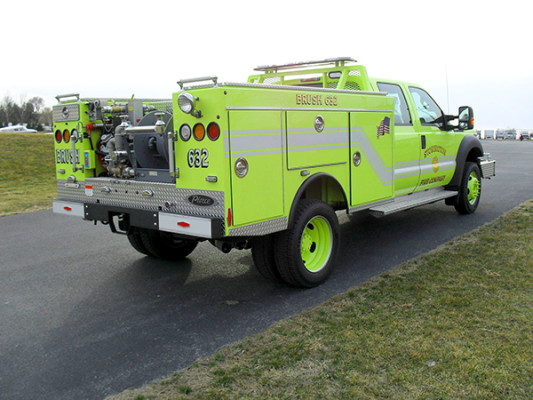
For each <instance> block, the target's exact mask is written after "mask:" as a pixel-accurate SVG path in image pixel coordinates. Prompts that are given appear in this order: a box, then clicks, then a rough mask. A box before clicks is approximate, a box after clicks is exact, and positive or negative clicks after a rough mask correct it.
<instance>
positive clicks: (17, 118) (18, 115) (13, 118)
mask: <svg viewBox="0 0 533 400" xmlns="http://www.w3.org/2000/svg"><path fill="white" fill-rule="evenodd" d="M8 117H9V122H11V123H12V124H13V125H16V124H20V123H21V122H22V109H21V108H20V106H19V105H18V104H17V103H13V104H11V107H9V108H8Z"/></svg>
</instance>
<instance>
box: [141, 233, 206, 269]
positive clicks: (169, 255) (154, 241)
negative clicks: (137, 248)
mask: <svg viewBox="0 0 533 400" xmlns="http://www.w3.org/2000/svg"><path fill="white" fill-rule="evenodd" d="M139 232H140V237H141V240H142V244H143V245H144V247H145V248H146V250H147V251H148V252H149V253H150V254H151V255H152V256H154V257H156V258H162V259H164V260H173V261H175V260H181V259H183V258H185V257H187V256H188V255H189V254H191V253H192V251H193V250H194V249H195V248H196V246H197V245H198V241H197V240H186V239H182V238H180V237H178V236H177V235H175V234H173V233H169V232H162V231H156V230H153V229H143V230H141V231H139Z"/></svg>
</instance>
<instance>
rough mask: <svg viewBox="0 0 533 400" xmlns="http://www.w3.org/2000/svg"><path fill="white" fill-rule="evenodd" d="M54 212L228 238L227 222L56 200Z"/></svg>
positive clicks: (91, 219) (129, 224)
mask: <svg viewBox="0 0 533 400" xmlns="http://www.w3.org/2000/svg"><path fill="white" fill-rule="evenodd" d="M52 210H53V212H54V213H57V214H62V215H71V216H74V217H80V218H83V219H85V220H89V221H101V222H104V223H110V222H111V221H112V220H113V217H115V216H120V217H121V219H122V221H127V225H128V226H135V227H139V228H146V229H154V230H160V231H165V232H172V233H177V234H180V235H182V236H187V237H190V238H202V239H220V238H222V237H224V234H225V225H224V220H223V219H220V218H205V217H197V216H191V215H182V214H173V213H165V212H159V211H149V210H139V209H134V208H123V207H118V206H110V205H103V204H94V203H82V202H78V201H70V200H61V199H54V200H53V202H52ZM112 230H113V229H112Z"/></svg>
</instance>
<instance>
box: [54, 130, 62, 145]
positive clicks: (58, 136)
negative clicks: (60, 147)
mask: <svg viewBox="0 0 533 400" xmlns="http://www.w3.org/2000/svg"><path fill="white" fill-rule="evenodd" d="M62 138H63V135H62V134H61V131H60V130H59V129H58V130H57V131H56V142H57V143H61V139H62Z"/></svg>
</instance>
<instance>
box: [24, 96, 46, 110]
mask: <svg viewBox="0 0 533 400" xmlns="http://www.w3.org/2000/svg"><path fill="white" fill-rule="evenodd" d="M28 103H31V104H32V105H33V110H34V111H35V112H37V113H38V112H40V111H41V108H43V107H44V100H43V98H42V97H39V96H34V97H32V98H31V99H29V100H28Z"/></svg>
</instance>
